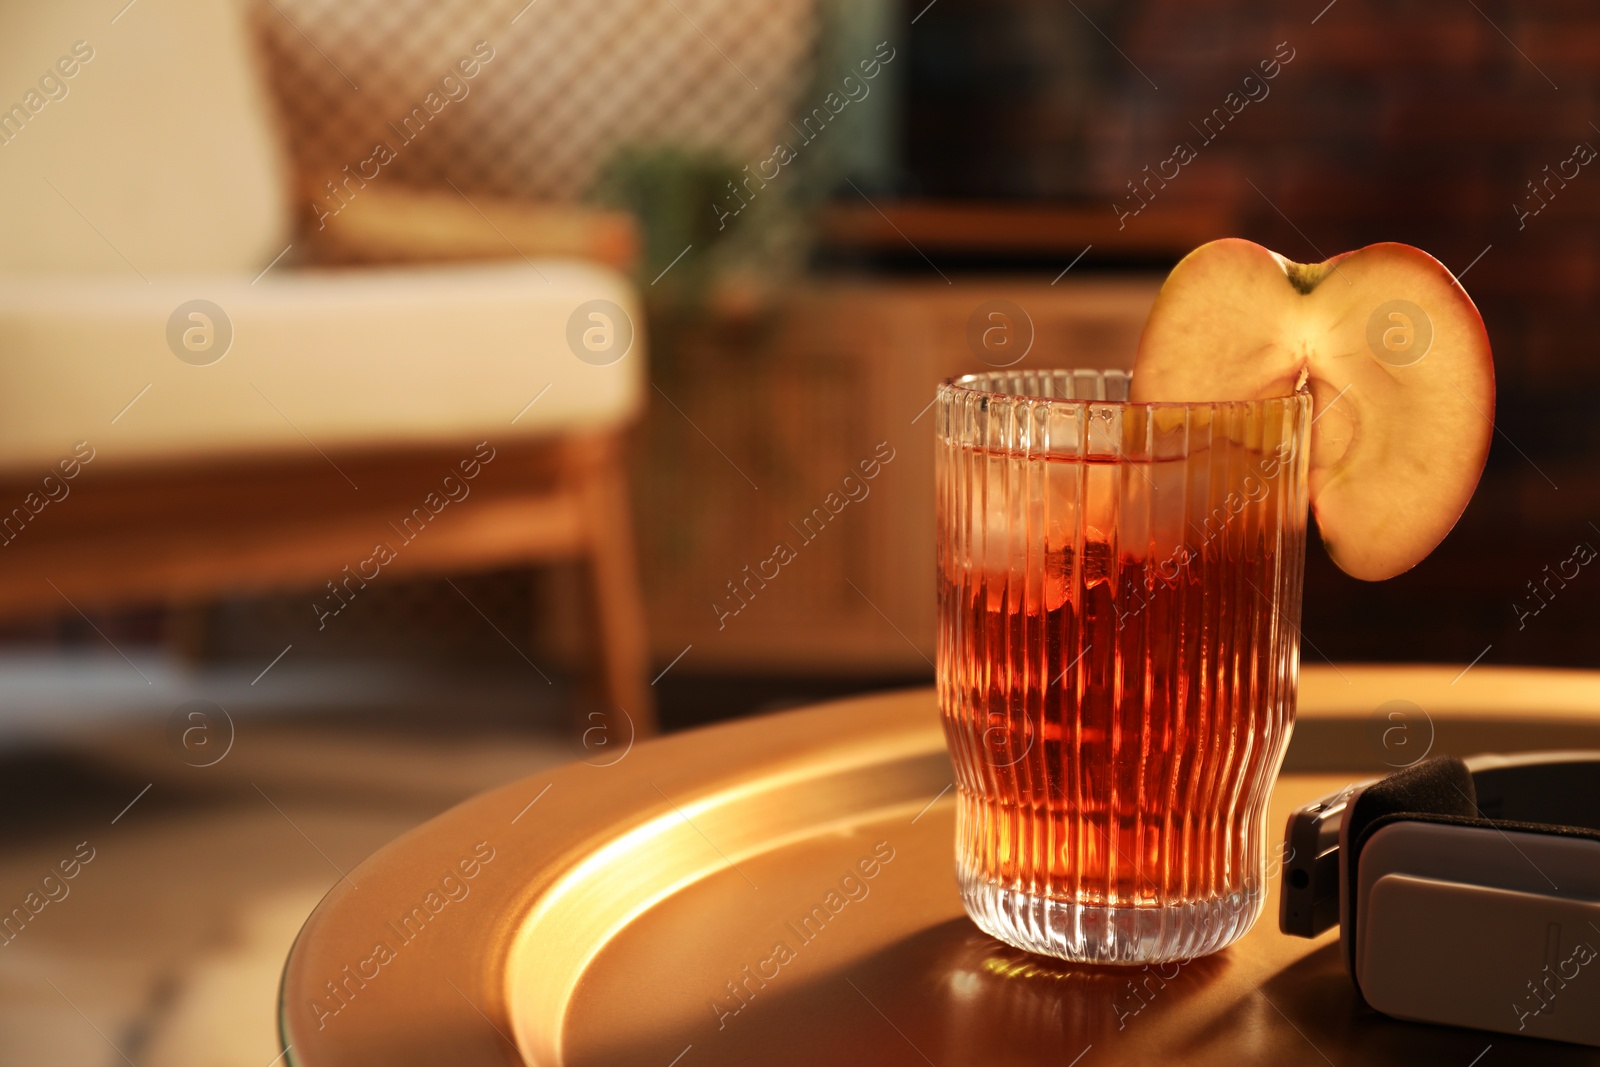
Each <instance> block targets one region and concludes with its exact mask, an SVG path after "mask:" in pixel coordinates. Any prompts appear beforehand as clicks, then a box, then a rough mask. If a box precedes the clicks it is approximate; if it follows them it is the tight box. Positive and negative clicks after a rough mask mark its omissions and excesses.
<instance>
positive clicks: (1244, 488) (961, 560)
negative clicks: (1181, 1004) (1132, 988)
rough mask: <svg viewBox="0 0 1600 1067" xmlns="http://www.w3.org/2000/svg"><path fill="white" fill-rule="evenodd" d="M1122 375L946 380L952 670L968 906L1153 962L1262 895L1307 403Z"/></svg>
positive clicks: (1078, 953) (1000, 930) (1080, 952)
mask: <svg viewBox="0 0 1600 1067" xmlns="http://www.w3.org/2000/svg"><path fill="white" fill-rule="evenodd" d="M1129 381H1130V379H1129V376H1128V375H1127V374H1126V373H1124V372H1119V371H1103V372H1102V371H1047V372H1045V371H1041V372H1028V373H1014V372H1000V373H992V374H978V375H969V376H967V377H964V378H958V379H955V380H952V381H948V382H946V383H945V384H943V385H942V386H940V388H939V394H938V408H937V410H938V420H937V426H938V429H937V433H938V537H939V543H938V560H939V646H938V682H939V704H940V710H941V713H942V716H943V720H944V727H945V733H946V737H947V739H948V742H949V746H950V754H951V757H952V759H953V761H954V764H955V771H956V785H957V792H958V800H957V809H956V811H957V815H956V862H957V871H958V875H959V878H960V883H961V892H962V898H963V901H964V902H965V904H966V909H967V912H968V914H970V915H971V916H972V918H973V920H974V921H975V922H976V923H977V924H978V925H979V926H980V927H982V928H983V929H984V930H986V931H988V932H989V933H990V934H993V935H994V936H995V937H998V938H1000V939H1001V940H1002V941H1006V942H1009V943H1010V944H1012V945H1015V946H1017V947H1019V948H1023V949H1027V950H1030V951H1033V952H1040V953H1045V954H1047V955H1051V956H1058V957H1062V958H1065V959H1069V960H1080V961H1086V962H1093V963H1126V964H1141V963H1152V962H1158V961H1165V960H1173V959H1187V958H1191V957H1194V956H1200V955H1204V954H1206V953H1209V952H1214V951H1216V950H1217V949H1219V948H1221V947H1223V946H1224V945H1227V944H1228V943H1230V942H1232V941H1234V940H1235V939H1237V938H1238V937H1240V936H1242V935H1243V934H1244V932H1245V931H1246V930H1248V929H1249V927H1250V925H1251V924H1252V923H1253V922H1254V921H1255V919H1256V917H1257V915H1258V914H1259V912H1260V910H1261V906H1262V900H1263V897H1264V895H1265V884H1264V883H1265V879H1266V872H1265V867H1266V828H1265V819H1266V810H1267V798H1268V794H1269V793H1270V791H1271V787H1272V783H1273V780H1274V779H1275V777H1276V776H1277V772H1278V768H1279V765H1280V763H1281V762H1282V759H1283V752H1284V748H1285V746H1286V745H1287V744H1288V740H1289V733H1290V729H1291V725H1292V721H1293V717H1294V704H1295V692H1296V686H1297V683H1298V679H1299V624H1300V594H1301V586H1302V580H1303V573H1304V565H1305V537H1306V499H1307V498H1306V469H1307V451H1308V449H1307V434H1308V431H1309V421H1310V411H1311V401H1310V398H1309V396H1307V395H1304V394H1297V395H1295V396H1288V397H1279V398H1274V399H1266V400H1254V401H1248V402H1234V403H1207V404H1135V403H1130V402H1128V400H1127V396H1128V386H1129Z"/></svg>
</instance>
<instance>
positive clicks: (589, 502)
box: [577, 440, 659, 737]
mask: <svg viewBox="0 0 1600 1067" xmlns="http://www.w3.org/2000/svg"><path fill="white" fill-rule="evenodd" d="M595 453H599V454H595ZM586 458H587V460H588V462H586V463H585V464H584V467H585V468H586V469H585V470H584V472H583V474H582V476H581V481H580V482H579V485H578V486H577V489H578V492H579V494H580V497H581V500H582V507H583V513H584V523H585V525H586V526H587V528H588V535H589V546H590V548H589V561H588V562H589V566H588V572H589V575H590V580H591V581H592V582H593V592H594V609H595V618H596V620H597V622H598V630H599V633H598V635H597V636H598V638H599V646H600V647H599V660H600V665H601V672H602V686H601V688H602V692H603V693H604V694H605V696H606V698H607V699H608V700H610V701H611V702H612V703H613V704H615V705H617V706H618V707H619V708H621V709H622V710H623V711H625V712H626V713H627V715H628V717H629V718H630V719H631V720H632V721H633V726H634V731H635V736H638V737H650V736H653V735H654V734H655V733H657V731H658V730H659V726H658V723H657V721H656V707H655V693H654V691H653V690H652V689H651V688H650V680H649V669H650V648H649V642H648V639H647V637H646V632H645V614H644V594H643V592H642V590H641V589H640V586H639V570H638V564H637V562H636V560H635V557H634V541H633V518H632V509H631V508H630V507H629V505H628V484H627V473H626V470H625V468H624V466H623V456H622V450H621V447H620V442H618V441H614V440H613V441H607V442H604V443H603V444H601V445H599V446H598V447H596V448H595V450H594V452H591V454H590V455H589V456H588V457H586Z"/></svg>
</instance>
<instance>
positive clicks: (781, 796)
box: [280, 667, 1600, 1067]
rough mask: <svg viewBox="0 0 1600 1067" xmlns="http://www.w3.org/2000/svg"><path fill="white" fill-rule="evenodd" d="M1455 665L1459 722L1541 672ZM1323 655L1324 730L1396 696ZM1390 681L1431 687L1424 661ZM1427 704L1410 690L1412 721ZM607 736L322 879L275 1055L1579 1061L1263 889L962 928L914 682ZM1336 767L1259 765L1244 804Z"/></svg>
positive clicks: (694, 1061) (1570, 681)
mask: <svg viewBox="0 0 1600 1067" xmlns="http://www.w3.org/2000/svg"><path fill="white" fill-rule="evenodd" d="M1479 670H1481V671H1482V672H1483V673H1482V675H1481V676H1480V677H1481V678H1482V681H1481V682H1477V683H1474V685H1467V683H1465V682H1463V683H1462V684H1463V686H1465V688H1463V689H1452V690H1450V692H1451V694H1452V696H1453V698H1454V699H1456V700H1457V702H1458V703H1459V704H1461V706H1462V707H1463V708H1465V709H1466V710H1465V711H1463V712H1462V715H1461V716H1458V719H1464V720H1465V721H1466V722H1467V724H1468V725H1469V726H1470V725H1472V724H1474V723H1475V724H1476V725H1477V727H1478V728H1480V734H1481V733H1482V732H1483V730H1486V729H1488V725H1486V724H1492V723H1494V722H1495V721H1496V720H1495V716H1494V711H1493V708H1491V707H1479V706H1476V705H1473V704H1472V698H1471V694H1472V693H1473V692H1478V693H1479V694H1480V698H1479V703H1480V704H1482V703H1484V700H1483V699H1482V697H1481V694H1482V693H1484V692H1500V691H1502V690H1504V691H1505V692H1508V693H1516V692H1525V691H1527V689H1526V686H1524V685H1523V684H1521V683H1517V684H1512V682H1511V681H1508V678H1511V677H1512V676H1516V678H1522V681H1523V682H1526V683H1527V685H1530V686H1531V685H1534V684H1535V683H1537V682H1539V681H1540V680H1541V679H1543V680H1544V681H1550V678H1549V677H1548V676H1545V675H1544V674H1542V673H1536V672H1499V673H1498V674H1497V673H1496V672H1494V671H1492V669H1489V668H1480V669H1479ZM1352 672H1354V674H1355V675H1357V676H1359V677H1351V675H1352ZM1341 673H1342V676H1343V677H1342V680H1341V678H1334V677H1332V675H1331V674H1330V673H1329V672H1328V670H1327V669H1326V668H1324V669H1323V670H1322V671H1312V670H1308V671H1307V672H1306V678H1305V680H1304V683H1303V685H1302V697H1301V715H1302V719H1303V720H1304V719H1306V718H1307V717H1308V714H1309V718H1310V719H1312V720H1322V721H1323V722H1324V723H1326V722H1334V723H1338V722H1344V723H1345V724H1346V726H1347V727H1349V729H1347V730H1345V734H1344V735H1339V736H1345V735H1348V736H1349V737H1354V738H1359V737H1362V736H1365V733H1366V728H1367V726H1368V723H1367V721H1366V720H1367V718H1368V714H1367V713H1368V712H1369V711H1370V710H1371V708H1372V707H1373V706H1374V705H1373V704H1372V703H1370V702H1369V698H1368V696H1367V692H1368V690H1370V691H1371V692H1372V693H1380V692H1381V693H1382V694H1385V695H1386V696H1388V695H1396V694H1398V695H1402V696H1403V695H1404V694H1405V693H1406V692H1408V691H1410V690H1407V689H1406V684H1409V683H1407V682H1406V677H1407V676H1404V675H1403V673H1402V674H1394V673H1392V672H1390V673H1384V672H1382V671H1379V672H1377V674H1378V675H1379V676H1381V677H1379V678H1378V680H1377V681H1374V675H1373V672H1372V671H1371V670H1370V669H1369V671H1368V672H1367V673H1366V674H1362V672H1361V670H1360V669H1358V668H1353V667H1346V668H1342V672H1341ZM1413 673H1414V674H1415V677H1411V678H1410V683H1415V684H1414V686H1413V689H1414V690H1415V691H1417V692H1423V691H1426V692H1435V691H1438V692H1442V691H1443V690H1442V688H1441V687H1442V686H1443V685H1444V682H1445V681H1447V680H1448V677H1449V673H1450V672H1445V673H1442V674H1439V677H1437V678H1435V677H1434V674H1438V673H1439V672H1438V671H1434V672H1432V673H1428V672H1427V671H1423V672H1422V673H1420V674H1419V673H1416V672H1413ZM1474 673H1475V674H1477V673H1478V672H1474ZM1523 676H1526V677H1525V678H1524V677H1523ZM1564 677H1565V679H1566V680H1565V682H1563V683H1562V684H1565V685H1566V686H1567V688H1566V689H1564V690H1562V692H1565V693H1568V694H1569V696H1570V698H1571V699H1570V700H1569V703H1572V706H1571V707H1567V706H1565V705H1563V706H1561V707H1559V708H1556V709H1553V711H1552V712H1551V714H1550V715H1546V716H1544V717H1543V718H1539V717H1538V716H1534V718H1535V719H1537V721H1538V722H1541V723H1544V724H1545V725H1546V726H1547V727H1549V728H1550V729H1558V728H1566V729H1569V730H1576V731H1578V732H1579V733H1585V732H1587V733H1588V734H1590V735H1592V733H1593V731H1594V728H1595V722H1596V717H1595V715H1594V712H1593V710H1592V709H1593V708H1596V707H1600V701H1595V700H1593V699H1592V698H1593V697H1595V696H1597V695H1600V684H1597V681H1596V677H1595V676H1577V675H1568V676H1564ZM1513 681H1515V679H1513ZM1557 681H1558V682H1559V681H1561V679H1557ZM1484 685H1488V686H1490V689H1488V690H1485V689H1484V688H1483V686H1484ZM1346 686H1353V687H1354V689H1355V691H1359V692H1360V693H1361V694H1362V695H1361V697H1360V698H1358V699H1354V700H1352V698H1351V697H1349V695H1348V692H1347V690H1346ZM1418 686H1420V688H1416V687H1418ZM1495 686H1499V687H1500V688H1499V689H1494V688H1493V687H1495ZM1362 687H1365V688H1362ZM1558 688H1559V686H1558ZM1341 701H1342V703H1341ZM1308 705H1310V706H1309V707H1308ZM1362 708H1364V709H1365V710H1360V709H1362ZM1507 710H1509V709H1507ZM1425 714H1427V713H1425ZM1498 721H1499V723H1500V725H1501V726H1502V727H1504V726H1505V725H1507V718H1506V712H1505V711H1502V712H1501V717H1500V719H1499V720H1498ZM1452 722H1455V723H1456V725H1458V726H1459V722H1457V721H1456V720H1453V719H1451V718H1450V717H1449V715H1447V714H1443V713H1441V712H1438V711H1434V712H1432V713H1431V718H1430V721H1429V722H1428V723H1427V728H1428V736H1429V738H1430V740H1431V739H1432V738H1433V736H1434V731H1435V729H1439V730H1442V731H1444V732H1446V733H1447V732H1448V729H1449V728H1450V726H1451V723H1452ZM1528 727H1529V721H1524V722H1523V723H1521V724H1520V729H1522V730H1526V729H1528ZM1319 736H1321V737H1325V738H1328V739H1329V740H1328V741H1327V745H1330V746H1331V745H1333V744H1334V740H1333V739H1334V738H1335V735H1334V734H1333V733H1330V732H1327V731H1324V733H1323V734H1320V735H1319ZM1472 736H1474V737H1477V736H1479V734H1473V735H1472ZM1484 736H1492V734H1484ZM1347 739H1348V738H1347ZM1355 747H1356V748H1359V744H1356V745H1355ZM1504 747H1507V748H1510V747H1521V746H1517V745H1506V746H1504ZM613 748H614V752H613V754H612V755H611V756H609V757H606V758H603V759H602V758H599V757H595V758H593V764H592V765H591V764H585V763H575V764H571V765H569V766H566V767H563V768H560V769H557V770H555V771H552V772H549V773H547V774H542V775H537V776H534V777H532V778H529V779H526V780H524V781H521V782H518V783H516V784H514V785H510V786H507V787H505V788H502V789H498V790H495V791H493V792H490V793H486V794H483V795H481V796H479V797H476V798H474V799H472V800H470V801H468V802H466V803H464V804H462V805H460V806H459V807H457V808H455V809H453V810H451V811H449V812H446V813H445V814H444V815H441V816H439V817H438V818H436V819H434V820H432V821H430V822H428V823H426V824H425V825H423V826H421V827H418V828H417V829H415V830H413V831H412V832H410V833H408V834H406V835H405V836H403V837H401V838H400V839H398V840H396V841H395V842H393V843H392V844H390V845H389V846H387V847H386V848H384V849H382V850H381V851H379V852H378V853H376V854H375V855H374V856H372V857H371V858H370V859H368V860H367V861H366V862H365V863H363V864H362V865H361V866H359V867H357V868H356V869H355V870H354V871H352V872H351V874H350V878H349V879H348V881H341V882H340V883H339V884H338V885H337V886H336V887H335V888H334V889H333V890H332V891H331V892H330V893H329V895H328V896H327V898H326V899H325V900H324V901H323V902H322V904H321V905H320V906H319V907H318V908H317V910H316V912H315V913H314V914H313V915H312V916H311V918H310V920H309V921H308V922H307V924H306V926H305V928H304V930H303V931H302V932H301V935H300V938H299V940H298V941H297V943H296V945H295V947H294V949H293V951H292V953H291V954H290V957H289V961H288V965H287V969H286V971H285V975H284V982H283V992H282V1002H281V1013H280V1021H281V1028H282V1035H283V1040H284V1043H285V1045H286V1047H287V1049H288V1053H287V1057H286V1060H287V1062H289V1063H292V1064H296V1065H300V1067H334V1065H340V1067H343V1065H351V1064H385V1065H404V1064H429V1065H434V1064H453V1065H478V1064H483V1065H489V1064H496V1065H505V1064H522V1063H533V1064H540V1065H547V1067H553V1065H557V1064H564V1065H588V1064H606V1065H613V1067H620V1065H634V1064H637V1065H641V1067H702V1065H705V1064H750V1063H761V1064H790V1063H793V1064H853V1063H871V1064H886V1063H903V1064H923V1063H928V1064H935V1065H938V1067H951V1065H956V1064H986V1065H988V1064H997V1065H1011V1064H1016V1065H1021V1064H1033V1063H1040V1064H1043V1063H1050V1064H1056V1065H1063V1067H1069V1065H1073V1064H1081V1065H1082V1067H1096V1065H1099V1064H1113V1063H1157V1062H1163V1061H1165V1062H1171V1063H1183V1064H1202V1065H1210V1064H1217V1065H1224V1064H1226V1065H1228V1067H1233V1065H1235V1064H1248V1063H1274V1064H1276V1063H1295V1064H1308V1063H1316V1064H1320V1063H1323V1062H1327V1063H1329V1064H1337V1065H1339V1067H1344V1065H1346V1064H1356V1063H1361V1064H1369V1065H1370V1064H1389V1063H1395V1064H1399V1063H1406V1064H1411V1063H1421V1062H1429V1063H1452V1064H1459V1065H1462V1067H1465V1065H1467V1064H1469V1063H1475V1062H1479V1061H1477V1060H1476V1059H1475V1058H1476V1057H1478V1056H1480V1054H1483V1053H1484V1051H1485V1049H1486V1048H1487V1047H1488V1046H1490V1045H1493V1046H1494V1047H1493V1051H1492V1053H1490V1057H1491V1058H1488V1059H1485V1060H1483V1061H1481V1062H1482V1065H1483V1067H1496V1065H1498V1064H1504V1063H1519V1064H1522V1063H1550V1064H1569V1063H1571V1064H1576V1063H1593V1062H1595V1057H1594V1053H1593V1052H1592V1051H1586V1050H1582V1049H1578V1048H1573V1047H1568V1046H1562V1045H1557V1044H1553V1043H1547V1042H1540V1041H1534V1040H1530V1039H1519V1038H1512V1037H1506V1036H1502V1035H1491V1034H1484V1033H1478V1032H1475V1031H1468V1030H1456V1029H1450V1028H1445V1027H1435V1026H1426V1025H1420V1024H1411V1023H1403V1022H1397V1021H1394V1020H1391V1019H1388V1018H1386V1017H1384V1016H1381V1015H1379V1014H1377V1013H1376V1012H1373V1011H1372V1010H1370V1009H1368V1008H1366V1007H1365V1006H1363V1005H1362V1004H1361V1003H1360V1001H1359V1000H1358V999H1357V997H1356V995H1355V992H1354V989H1353V988H1352V986H1351V984H1350V982H1349V979H1348V978H1346V976H1345V973H1344V970H1343V967H1342V964H1341V962H1340V959H1339V955H1338V951H1337V944H1336V940H1335V935H1333V934H1331V933H1330V934H1327V935H1324V937H1322V938H1321V939H1319V940H1317V941H1302V940H1296V939H1292V938H1288V937H1284V936H1282V935H1280V934H1279V933H1278V931H1277V928H1276V921H1275V920H1276V915H1277V893H1276V888H1277V887H1276V885H1274V886H1273V892H1272V896H1271V897H1270V898H1269V900H1268V902H1267V908H1266V911H1265V913H1264V914H1263V917H1262V919H1261V921H1260V922H1258V923H1257V925H1256V927H1255V928H1254V929H1253V930H1251V931H1250V933H1249V934H1247V935H1246V936H1245V937H1244V938H1243V939H1242V940H1241V941H1240V942H1238V943H1237V944H1235V945H1234V946H1232V947H1231V948H1229V949H1227V950H1224V951H1223V952H1221V953H1219V954H1217V955H1215V956H1212V957H1208V958H1205V959H1200V960H1195V961H1192V962H1188V963H1184V964H1181V965H1166V966H1164V967H1159V968H1150V969H1148V970H1140V969H1122V968H1092V967H1074V966H1068V965H1065V964H1061V963H1058V962H1055V961H1051V960H1047V959H1044V958H1041V957H1037V956H1030V955H1027V954H1025V953H1021V952H1017V951H1014V950H1012V949H1010V948H1008V947H1006V946H1004V945H1001V944H999V943H998V942H996V941H993V940H991V939H990V938H988V937H986V936H984V935H983V934H981V933H980V932H979V931H978V930H977V929H976V928H975V927H974V926H973V925H972V924H971V923H970V922H969V921H968V920H967V919H966V918H965V916H964V914H963V912H962V909H961V903H960V901H959V899H958V897H957V893H956V885H955V877H954V872H953V869H952V836H953V806H952V791H951V790H950V788H949V786H950V780H951V779H950V766H949V762H948V760H947V759H946V756H945V752H944V741H943V737H942V735H941V733H940V729H939V724H938V718H937V713H936V710H935V704H934V697H933V693H932V691H931V690H919V691H915V692H908V693H899V694H891V695H887V696H879V697H871V698H863V699H859V700H851V701H845V702H841V703H837V704H830V705H825V706H822V707H819V708H815V709H809V710H805V711H798V712H791V713H787V714H782V715H775V716H769V717H765V718H760V719H755V720H748V721H744V722H738V723H733V724H729V725H725V726H719V727H714V728H710V729H706V730H699V731H695V732H693V733H689V734H680V735H677V736H673V737H669V738H666V739H663V740H660V741H655V742H651V743H648V744H640V745H638V746H632V747H631V748H629V747H623V746H621V745H617V746H613ZM1351 777H1352V775H1351V773H1349V772H1344V773H1338V774H1327V773H1321V774H1294V773H1290V774H1285V775H1284V776H1283V777H1282V778H1281V779H1280V781H1279V784H1278V787H1277V789H1276V790H1275V792H1274V795H1273V804H1272V814H1271V818H1272V825H1273V826H1274V827H1277V826H1282V825H1283V822H1284V820H1285V819H1286V817H1287V814H1288V812H1289V811H1290V809H1291V808H1293V807H1294V806H1296V805H1299V804H1301V803H1304V802H1306V801H1308V800H1311V799H1314V798H1315V797H1317V796H1320V795H1322V794H1324V793H1326V792H1329V791H1331V790H1332V789H1334V788H1337V787H1338V786H1339V785H1342V784H1344V783H1345V782H1347V781H1349V780H1350V778H1351Z"/></svg>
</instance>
